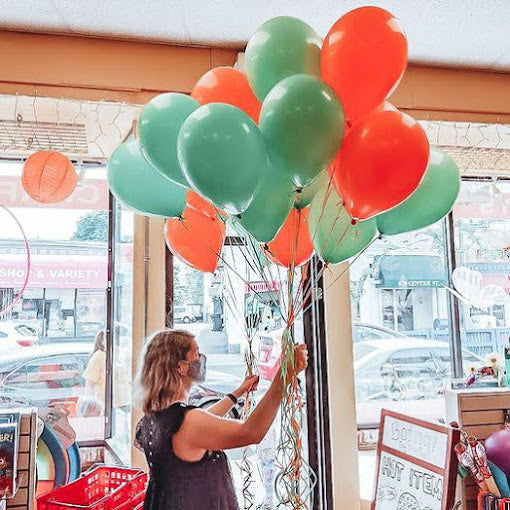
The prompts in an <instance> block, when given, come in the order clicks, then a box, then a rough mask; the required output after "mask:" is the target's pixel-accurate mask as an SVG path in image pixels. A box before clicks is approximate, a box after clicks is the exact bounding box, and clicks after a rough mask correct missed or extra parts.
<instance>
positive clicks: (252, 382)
mask: <svg viewBox="0 0 510 510" xmlns="http://www.w3.org/2000/svg"><path fill="white" fill-rule="evenodd" d="M258 384H259V376H258V375H251V376H246V377H245V378H244V381H243V382H242V384H241V386H239V388H237V390H235V391H234V395H235V396H236V397H237V398H239V397H241V396H243V395H244V394H245V393H248V392H249V391H255V390H256V389H257V386H258Z"/></svg>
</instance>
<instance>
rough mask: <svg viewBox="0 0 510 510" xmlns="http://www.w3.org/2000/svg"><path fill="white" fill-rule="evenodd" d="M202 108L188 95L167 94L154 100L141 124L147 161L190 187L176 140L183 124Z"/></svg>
mask: <svg viewBox="0 0 510 510" xmlns="http://www.w3.org/2000/svg"><path fill="white" fill-rule="evenodd" d="M199 107H200V103H198V102H197V101H195V100H194V99H193V98H191V97H190V96H187V95H186V94H178V93H174V92H168V93H165V94H160V95H159V96H156V97H155V98H154V99H151V100H150V101H149V102H148V103H147V104H146V105H145V107H144V108H143V110H142V113H141V114H140V120H139V123H138V137H139V143H140V148H141V150H142V153H143V155H144V156H145V158H146V159H147V160H148V161H149V162H150V163H151V164H152V165H153V166H154V168H156V170H158V171H160V172H161V173H162V174H163V175H165V176H166V177H169V178H170V179H172V181H175V182H177V183H178V184H181V185H182V186H186V187H188V186H189V184H188V181H187V180H186V177H184V175H183V173H182V171H181V167H180V165H179V161H178V158H177V137H178V136H179V130H180V129H181V126H182V124H183V122H184V121H185V120H186V119H187V118H188V117H189V115H190V114H191V113H192V112H194V111H195V110H196V109H197V108H199Z"/></svg>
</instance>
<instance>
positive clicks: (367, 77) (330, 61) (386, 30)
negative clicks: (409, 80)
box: [321, 7, 407, 123]
mask: <svg viewBox="0 0 510 510" xmlns="http://www.w3.org/2000/svg"><path fill="white" fill-rule="evenodd" d="M406 66H407V39H406V36H405V34H404V30H403V28H402V26H401V25H400V23H399V21H398V20H397V19H396V18H395V17H394V16H393V15H392V14H391V13H389V12H388V11H385V10H384V9H381V8H379V7H360V8H358V9H354V10H352V11H350V12H348V13H347V14H345V15H344V16H342V17H341V18H340V19H339V20H338V21H337V22H336V23H335V24H334V25H333V27H332V28H331V30H330V31H329V33H328V35H327V36H326V39H324V43H323V45H322V51H321V75H322V79H323V80H324V81H325V82H326V83H327V84H328V85H329V86H330V87H331V88H332V89H333V90H334V91H335V92H336V93H337V95H338V97H339V98H340V100H341V102H342V105H343V107H344V112H345V116H346V118H347V121H348V122H351V123H352V122H353V121H354V120H356V119H357V118H359V117H361V116H362V115H364V114H366V113H368V112H369V111H370V110H371V109H372V108H374V107H375V106H376V105H378V104H379V103H380V102H381V101H382V100H383V99H384V98H385V97H387V96H388V95H389V94H390V93H391V92H392V91H393V90H394V88H395V87H396V86H397V85H398V83H399V81H400V79H401V77H402V75H403V74H404V71H405V69H406Z"/></svg>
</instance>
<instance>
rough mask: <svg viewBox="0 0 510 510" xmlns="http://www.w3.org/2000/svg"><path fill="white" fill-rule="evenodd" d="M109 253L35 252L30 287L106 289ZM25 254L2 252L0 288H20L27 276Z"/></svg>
mask: <svg viewBox="0 0 510 510" xmlns="http://www.w3.org/2000/svg"><path fill="white" fill-rule="evenodd" d="M107 267H108V264H107V260H106V257H99V256H90V255H89V256H81V257H80V256H75V257H70V256H67V257H66V256H63V255H60V256H59V255H52V256H48V255H39V256H38V255H34V256H33V257H32V261H31V268H30V278H29V281H28V288H30V289H42V288H45V289H105V288H106V285H107V281H108V275H107ZM26 275H27V267H26V259H25V257H22V256H19V255H0V288H11V289H12V288H14V289H16V288H20V287H21V286H22V285H23V283H24V281H25V278H26Z"/></svg>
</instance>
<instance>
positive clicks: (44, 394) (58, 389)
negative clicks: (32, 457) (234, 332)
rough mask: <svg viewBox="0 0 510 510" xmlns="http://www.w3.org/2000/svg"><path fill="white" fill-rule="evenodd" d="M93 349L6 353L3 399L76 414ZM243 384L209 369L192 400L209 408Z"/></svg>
mask: <svg viewBox="0 0 510 510" xmlns="http://www.w3.org/2000/svg"><path fill="white" fill-rule="evenodd" d="M92 349H93V344H92V343H83V342H82V343H78V342H68V343H56V344H53V345H51V344H49V345H37V346H35V347H33V348H32V349H19V350H17V351H13V352H7V353H5V354H3V353H2V356H1V357H0V402H1V401H2V400H4V401H17V402H22V403H26V404H29V405H34V406H37V407H43V406H51V405H55V404H61V405H63V406H64V407H66V409H67V410H68V411H69V413H70V415H71V416H74V415H75V414H76V411H77V409H76V405H77V402H78V399H79V398H80V397H81V396H82V395H83V393H84V389H85V380H84V379H83V377H82V374H83V372H84V371H85V367H86V366H87V362H88V360H89V356H90V353H91V352H92ZM240 383H241V380H240V379H239V378H236V377H235V376H233V375H232V374H226V373H223V372H218V371H215V370H209V371H208V373H207V379H206V381H205V383H204V384H203V385H199V386H198V385H197V386H195V387H194V389H193V391H192V394H191V395H190V403H192V404H193V405H196V406H199V407H208V406H210V405H213V404H214V403H216V402H218V401H219V400H221V399H222V398H223V397H224V396H225V395H226V393H228V392H230V391H232V389H234V387H235V386H236V385H238V386H239V385H240ZM210 386H212V387H214V388H215V389H214V390H213V389H210ZM241 405H242V403H240V404H239V405H238V408H237V409H235V410H234V411H233V414H232V416H233V417H238V416H239V415H240V412H241Z"/></svg>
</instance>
